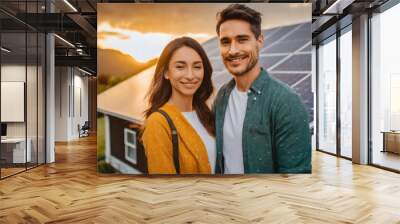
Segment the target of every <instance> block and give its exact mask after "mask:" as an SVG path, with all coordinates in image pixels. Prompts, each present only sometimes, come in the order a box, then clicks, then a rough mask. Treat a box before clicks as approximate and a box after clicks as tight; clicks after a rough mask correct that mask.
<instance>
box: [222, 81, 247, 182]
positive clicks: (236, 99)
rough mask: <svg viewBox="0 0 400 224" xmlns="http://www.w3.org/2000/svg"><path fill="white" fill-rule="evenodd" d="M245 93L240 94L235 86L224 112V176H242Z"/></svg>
mask: <svg viewBox="0 0 400 224" xmlns="http://www.w3.org/2000/svg"><path fill="white" fill-rule="evenodd" d="M247 98H248V96H247V92H241V91H239V90H238V89H237V86H235V88H233V90H232V92H231V95H230V96H229V101H228V106H227V108H226V112H225V118H224V129H223V143H224V145H223V153H224V160H225V164H224V165H225V170H224V171H225V173H226V174H243V173H244V166H243V147H242V131H243V122H244V117H245V115H246V107H247Z"/></svg>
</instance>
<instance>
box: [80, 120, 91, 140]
mask: <svg viewBox="0 0 400 224" xmlns="http://www.w3.org/2000/svg"><path fill="white" fill-rule="evenodd" d="M89 129H90V125H89V121H85V123H84V124H83V125H82V127H80V125H79V124H78V131H79V138H80V137H87V136H89Z"/></svg>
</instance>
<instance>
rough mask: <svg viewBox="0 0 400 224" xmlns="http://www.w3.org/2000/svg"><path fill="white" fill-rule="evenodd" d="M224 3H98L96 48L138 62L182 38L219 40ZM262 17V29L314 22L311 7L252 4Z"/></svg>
mask: <svg viewBox="0 0 400 224" xmlns="http://www.w3.org/2000/svg"><path fill="white" fill-rule="evenodd" d="M228 5H229V4H221V3H218V4H216V3H207V4H204V3H178V4H177V3H158V4H157V3H120V4H115V3H112V4H111V3H99V4H97V9H98V16H97V18H98V22H97V24H98V27H97V32H98V35H97V44H98V47H99V48H102V49H114V50H118V51H120V52H122V53H125V54H128V55H130V56H132V57H133V58H134V59H135V60H137V61H139V62H146V61H148V60H150V59H152V58H155V57H158V56H159V54H160V53H161V51H162V49H163V48H164V46H165V45H166V44H167V43H168V42H169V41H171V40H172V39H174V38H176V37H179V36H190V37H192V38H194V39H196V40H198V41H199V42H204V41H207V40H208V39H211V38H213V37H215V36H216V31H215V25H216V14H217V12H219V11H221V10H222V9H224V8H225V7H226V6H228ZM246 5H247V6H249V7H251V8H254V9H256V10H257V11H259V12H261V13H262V19H263V24H262V29H269V28H272V27H276V26H283V25H289V24H295V23H301V22H306V21H311V4H302V3H290V4H289V3H282V4H281V3H279V4H278V3H270V4H268V3H251V4H246Z"/></svg>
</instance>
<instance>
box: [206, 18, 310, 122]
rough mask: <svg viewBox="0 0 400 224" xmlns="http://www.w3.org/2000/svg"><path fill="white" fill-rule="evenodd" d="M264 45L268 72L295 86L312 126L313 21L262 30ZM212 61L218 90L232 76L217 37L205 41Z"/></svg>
mask: <svg viewBox="0 0 400 224" xmlns="http://www.w3.org/2000/svg"><path fill="white" fill-rule="evenodd" d="M262 33H263V34H264V37H265V42H264V47H263V48H262V49H261V50H260V58H259V60H260V64H261V66H262V67H263V68H265V69H267V70H268V71H269V74H270V75H271V76H273V77H275V78H277V79H279V80H281V81H282V82H284V83H286V84H287V85H289V86H290V87H292V88H293V89H294V90H295V91H296V93H297V94H299V96H300V98H301V99H302V101H303V103H304V104H305V106H306V108H307V111H308V113H309V117H310V126H313V110H314V99H313V93H312V89H311V22H310V23H300V24H295V25H290V26H283V27H277V28H272V29H268V30H262ZM203 47H204V49H205V50H206V53H207V55H208V57H209V58H210V61H211V64H212V65H213V70H214V73H213V82H214V85H215V87H216V88H217V89H219V88H220V87H221V86H222V85H223V84H225V83H227V82H228V81H229V80H231V79H232V76H231V75H230V74H229V72H228V71H227V70H226V69H225V66H224V64H223V62H222V60H221V56H220V52H219V46H218V39H217V38H216V37H215V38H213V39H211V40H209V41H207V42H205V43H203Z"/></svg>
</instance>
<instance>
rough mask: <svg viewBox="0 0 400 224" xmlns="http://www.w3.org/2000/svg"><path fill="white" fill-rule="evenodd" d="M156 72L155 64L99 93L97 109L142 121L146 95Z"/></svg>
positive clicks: (130, 119)
mask: <svg viewBox="0 0 400 224" xmlns="http://www.w3.org/2000/svg"><path fill="white" fill-rule="evenodd" d="M154 72H155V65H154V66H152V67H150V68H148V69H146V70H144V71H142V72H140V73H139V74H137V75H134V76H132V77H130V78H128V79H127V80H125V81H123V82H120V83H118V84H117V85H115V86H113V87H111V88H110V89H108V90H106V91H104V92H102V93H101V94H99V95H98V96H97V111H99V112H101V113H104V114H109V115H112V116H115V117H119V118H122V119H124V120H129V121H132V122H136V123H142V122H143V120H144V114H143V112H144V110H145V109H146V108H147V103H146V102H147V101H146V100H145V96H146V94H147V92H148V88H149V86H150V83H151V81H152V78H153V75H154Z"/></svg>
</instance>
